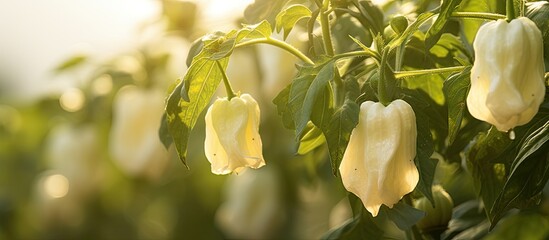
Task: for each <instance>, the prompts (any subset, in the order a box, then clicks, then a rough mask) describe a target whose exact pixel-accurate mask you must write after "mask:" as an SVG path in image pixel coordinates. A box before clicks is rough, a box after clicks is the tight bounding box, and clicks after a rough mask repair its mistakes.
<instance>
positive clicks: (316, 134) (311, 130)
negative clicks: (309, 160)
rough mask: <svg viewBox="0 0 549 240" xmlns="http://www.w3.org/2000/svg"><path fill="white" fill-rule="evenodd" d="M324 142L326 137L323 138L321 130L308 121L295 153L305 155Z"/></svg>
mask: <svg viewBox="0 0 549 240" xmlns="http://www.w3.org/2000/svg"><path fill="white" fill-rule="evenodd" d="M325 142H326V138H324V135H323V134H322V131H321V130H320V129H319V128H317V127H316V126H315V125H314V124H312V123H310V122H309V124H307V127H306V128H305V134H303V138H301V142H299V148H298V149H297V153H298V154H299V155H305V154H307V153H309V152H310V151H312V150H313V149H315V148H317V147H319V146H320V145H322V144H323V143H325Z"/></svg>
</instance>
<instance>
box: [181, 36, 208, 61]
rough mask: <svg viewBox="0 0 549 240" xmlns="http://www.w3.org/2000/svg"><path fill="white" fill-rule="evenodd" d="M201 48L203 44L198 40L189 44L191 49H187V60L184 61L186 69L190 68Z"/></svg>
mask: <svg viewBox="0 0 549 240" xmlns="http://www.w3.org/2000/svg"><path fill="white" fill-rule="evenodd" d="M202 48H204V42H203V41H202V39H200V38H199V39H196V40H195V41H194V42H193V43H192V44H191V48H190V49H189V53H188V54H187V59H186V60H185V64H187V67H190V66H191V64H192V63H193V59H194V57H195V56H196V55H198V54H199V53H200V52H201V51H202Z"/></svg>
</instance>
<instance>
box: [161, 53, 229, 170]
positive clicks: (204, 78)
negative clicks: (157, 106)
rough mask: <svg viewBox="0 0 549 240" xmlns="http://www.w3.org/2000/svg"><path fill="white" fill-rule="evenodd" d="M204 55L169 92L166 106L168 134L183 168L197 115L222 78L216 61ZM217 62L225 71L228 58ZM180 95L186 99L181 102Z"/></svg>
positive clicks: (199, 57) (196, 59)
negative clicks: (183, 95)
mask: <svg viewBox="0 0 549 240" xmlns="http://www.w3.org/2000/svg"><path fill="white" fill-rule="evenodd" d="M207 55H208V53H207V52H205V51H203V52H201V53H200V54H198V55H197V56H196V57H195V58H194V60H193V63H192V64H191V66H190V68H189V69H188V71H187V74H186V75H185V77H184V79H183V81H182V82H180V83H179V84H178V85H177V86H176V87H175V89H174V90H173V91H172V92H171V94H170V95H169V97H168V101H167V104H166V119H167V120H168V130H169V132H170V134H171V135H172V138H173V141H174V144H175V147H176V149H177V153H178V155H179V158H180V159H181V161H182V162H183V164H185V166H187V160H186V154H187V144H188V141H189V135H190V132H191V130H192V128H193V127H194V125H195V124H196V121H197V120H198V117H199V115H200V113H202V111H203V110H204V108H205V107H206V106H207V105H208V103H209V102H210V99H211V98H212V96H213V94H214V93H215V90H216V89H217V86H218V85H219V82H220V81H221V78H222V72H221V71H222V69H220V68H219V67H218V66H217V64H216V61H213V60H210V59H208V56H207ZM219 62H220V63H221V65H222V67H223V69H226V68H227V64H228V58H225V59H222V60H219ZM183 85H184V86H185V88H184V89H183ZM182 93H184V94H185V95H186V96H187V97H188V99H183V98H182V97H181V96H182V95H181V94H182ZM187 100H188V101H187Z"/></svg>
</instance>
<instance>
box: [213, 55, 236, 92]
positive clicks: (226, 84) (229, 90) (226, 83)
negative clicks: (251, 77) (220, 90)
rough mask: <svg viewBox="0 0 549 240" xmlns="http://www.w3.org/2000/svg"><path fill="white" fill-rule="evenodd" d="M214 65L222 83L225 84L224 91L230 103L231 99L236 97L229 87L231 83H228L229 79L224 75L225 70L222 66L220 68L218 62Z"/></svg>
mask: <svg viewBox="0 0 549 240" xmlns="http://www.w3.org/2000/svg"><path fill="white" fill-rule="evenodd" d="M215 63H216V64H217V66H218V67H219V70H221V76H222V77H223V83H224V84H225V91H226V92H227V98H228V99H229V101H230V100H231V99H232V98H233V97H236V94H235V93H234V91H233V88H232V87H231V82H229V78H228V77H227V74H226V73H225V69H223V66H221V63H219V61H215Z"/></svg>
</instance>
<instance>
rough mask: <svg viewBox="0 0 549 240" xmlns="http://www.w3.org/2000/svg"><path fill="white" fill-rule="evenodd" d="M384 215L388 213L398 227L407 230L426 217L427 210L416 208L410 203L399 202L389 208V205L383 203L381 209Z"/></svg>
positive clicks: (381, 213)
mask: <svg viewBox="0 0 549 240" xmlns="http://www.w3.org/2000/svg"><path fill="white" fill-rule="evenodd" d="M382 215H387V216H388V217H389V219H391V221H393V222H394V223H395V224H396V225H397V227H398V228H400V229H401V230H403V231H406V230H408V229H410V228H411V227H412V226H413V225H415V224H416V223H417V222H418V221H419V220H421V219H422V218H423V217H425V212H423V211H421V210H418V209H415V208H413V207H412V206H410V205H408V204H405V203H402V202H398V203H397V204H395V205H394V206H393V208H388V207H387V206H385V205H382V206H381V209H380V216H382Z"/></svg>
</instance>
